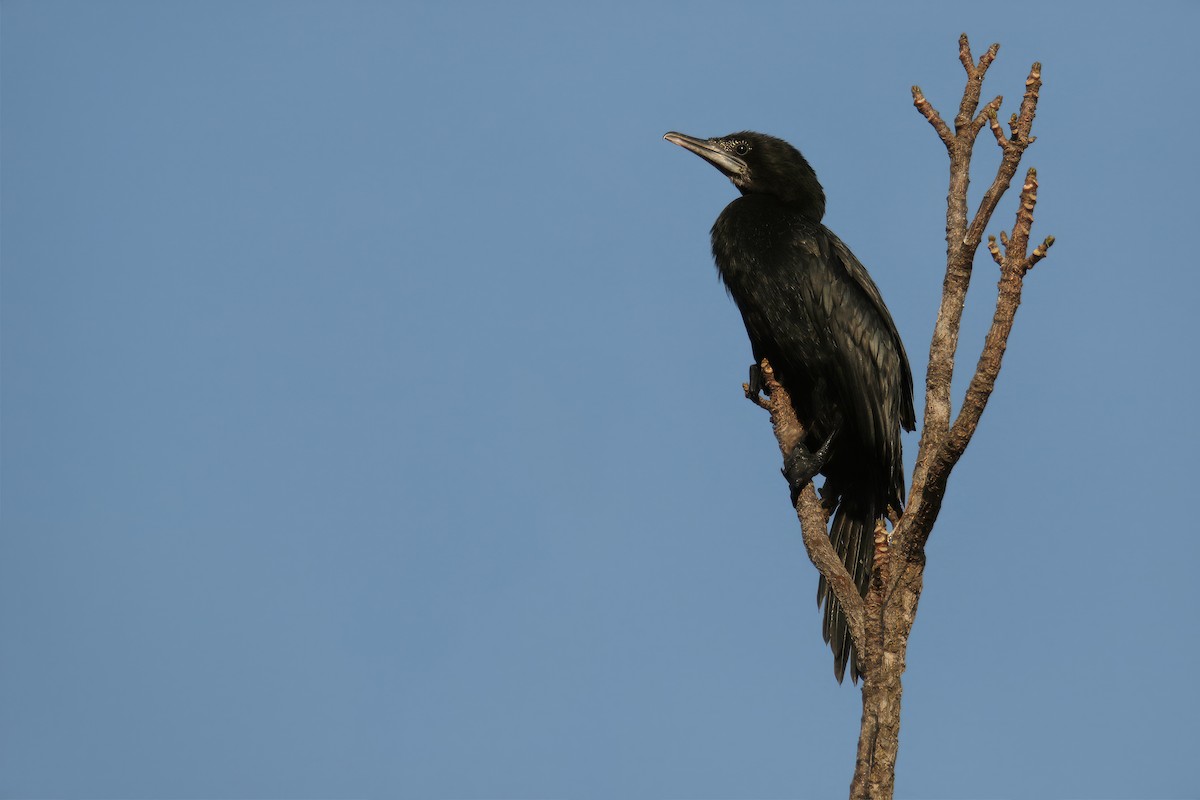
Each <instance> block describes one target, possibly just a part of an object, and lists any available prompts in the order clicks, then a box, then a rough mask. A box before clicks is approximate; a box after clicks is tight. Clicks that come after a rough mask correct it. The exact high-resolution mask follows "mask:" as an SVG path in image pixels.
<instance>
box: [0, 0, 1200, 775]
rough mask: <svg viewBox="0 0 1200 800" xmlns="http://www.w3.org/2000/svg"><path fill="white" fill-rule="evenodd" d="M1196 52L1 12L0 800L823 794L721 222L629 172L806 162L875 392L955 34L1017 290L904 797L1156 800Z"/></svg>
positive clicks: (936, 263)
mask: <svg viewBox="0 0 1200 800" xmlns="http://www.w3.org/2000/svg"><path fill="white" fill-rule="evenodd" d="M1197 8H1198V7H1197V6H1196V5H1195V4H1189V3H1174V4H1172V3H1162V4H1143V5H1142V6H1139V7H1138V8H1137V9H1136V10H1133V9H1132V8H1130V7H1129V6H1128V4H1104V3H1102V4H1093V5H1090V6H1088V8H1087V11H1086V13H1082V7H1081V6H1076V5H1073V4H1063V5H1061V6H1055V5H1048V4H1046V5H1041V6H1036V7H1035V6H1022V5H1021V4H1007V5H1005V6H1004V7H1003V9H997V8H993V7H986V6H982V5H981V6H978V7H977V8H974V9H972V8H967V7H966V6H964V5H963V4H961V3H955V4H938V3H928V4H921V5H917V6H913V7H905V8H902V9H901V8H889V7H883V6H878V7H875V6H856V7H844V8H840V9H838V10H831V9H829V8H826V7H824V5H821V6H816V5H813V6H811V7H804V6H802V5H800V4H796V3H779V4H728V3H725V4H717V3H704V2H690V3H686V4H685V3H664V4H658V5H655V6H652V7H637V6H634V5H616V6H608V5H604V4H590V5H587V6H583V5H567V4H549V3H544V4H482V3H480V4H470V3H464V4H457V5H452V4H446V5H444V6H443V7H441V8H433V7H432V4H415V3H414V4H404V3H398V4H375V3H356V4H334V3H323V4H318V3H261V2H260V3H236V4H235V3H221V2H212V3H195V2H192V3H187V2H179V3H127V2H89V3H58V2H36V3H35V2H15V1H14V0H6V2H4V3H3V4H2V5H0V36H2V42H0V43H2V62H0V69H2V78H0V96H2V104H3V105H2V119H0V137H2V139H0V143H2V165H0V166H2V196H0V202H2V214H3V230H2V234H3V238H2V242H0V257H2V260H3V273H2V282H0V311H2V325H3V327H2V339H0V348H2V349H0V356H2V367H3V373H2V378H3V384H2V396H0V401H2V405H0V410H2V431H0V435H2V439H0V444H2V463H0V478H2V484H0V489H2V498H0V499H2V504H0V523H2V527H0V709H2V711H0V795H3V796H4V797H14V798H15V797H53V798H84V797H89V798H116V797H121V798H195V797H211V798H358V797H371V798H375V797H378V798H388V797H397V798H546V797H571V798H613V797H622V798H661V797H692V798H751V797H754V798H800V797H813V798H815V797H830V796H843V795H844V793H845V791H846V787H847V785H848V783H849V779H850V774H851V771H852V767H853V756H854V744H855V737H856V735H857V727H858V715H859V696H858V693H857V691H856V690H854V689H853V688H852V687H850V686H849V685H848V684H847V685H846V686H841V687H839V686H838V685H837V684H836V683H835V682H834V680H833V677H832V669H831V657H830V654H829V652H828V650H827V648H826V647H825V646H824V645H823V644H822V643H821V640H820V635H819V616H818V614H817V609H816V606H815V603H814V597H815V588H816V574H815V572H814V570H813V568H812V567H811V565H810V564H809V563H808V562H807V559H806V558H805V555H804V550H803V547H802V544H801V541H800V536H799V531H798V528H797V525H796V521H795V517H794V515H793V513H792V512H791V510H790V509H789V507H788V504H787V491H786V487H785V484H784V482H783V480H782V479H781V478H780V477H779V474H778V466H779V464H778V453H777V450H776V448H775V443H774V441H773V439H772V437H771V435H770V429H769V426H768V425H767V422H766V420H765V419H764V418H763V414H762V412H761V411H759V410H758V409H756V408H754V407H753V406H751V405H750V404H749V403H747V402H746V401H745V400H744V399H743V398H742V397H741V395H740V382H741V381H742V380H743V379H744V375H745V370H746V366H747V364H748V363H749V349H748V346H747V344H746V341H745V335H744V332H743V331H742V329H741V323H740V320H739V318H738V316H737V313H736V310H735V309H734V307H733V305H732V304H731V303H730V302H729V301H728V299H727V298H726V297H725V295H724V292H723V291H722V290H721V288H720V286H719V284H718V282H717V280H716V278H715V275H714V270H713V267H712V264H711V259H710V256H709V252H708V228H709V226H710V225H711V223H712V221H713V219H715V217H716V215H717V214H718V213H719V212H720V210H721V208H722V207H723V206H724V205H725V204H726V203H727V202H729V200H731V199H732V198H733V197H734V189H733V188H732V187H731V186H730V185H729V184H728V182H726V181H724V180H723V179H722V178H721V177H720V176H719V175H718V174H717V173H716V172H715V171H713V170H712V169H711V168H709V167H707V166H705V165H704V164H702V163H701V162H700V161H699V160H697V159H696V158H695V157H694V156H691V155H689V154H687V153H685V152H683V151H682V150H680V149H679V148H676V147H673V146H671V145H669V144H668V143H666V142H663V141H661V136H662V134H663V133H664V132H665V131H667V130H681V131H684V132H687V133H691V134H696V135H701V136H711V135H717V134H723V133H728V132H731V131H735V130H741V129H745V128H750V129H757V130H762V131H765V132H769V133H773V134H776V135H779V136H782V137H784V138H787V139H789V140H790V141H792V142H793V143H795V144H796V145H797V146H799V147H800V148H801V149H802V150H803V151H804V152H805V154H806V155H807V156H808V158H809V160H810V161H811V162H812V163H813V165H814V167H815V168H816V169H817V172H818V174H819V175H820V177H821V178H822V180H823V182H824V185H825V188H826V191H827V194H828V197H829V203H828V214H827V217H826V222H827V224H828V225H830V227H832V228H833V229H834V230H835V231H836V232H837V233H838V234H839V235H840V236H841V237H842V238H843V239H844V240H845V241H846V242H847V243H848V244H849V245H850V246H851V247H852V248H853V249H854V251H855V252H856V253H857V254H858V256H859V257H860V259H861V260H862V261H863V262H864V263H865V264H867V265H868V267H869V268H870V269H871V271H872V273H873V275H874V276H875V279H876V281H877V282H878V284H879V286H880V288H881V290H882V292H883V294H884V296H885V297H886V298H887V301H888V303H889V305H890V307H891V309H892V312H893V315H894V316H895V318H896V321H897V324H898V326H899V329H900V331H901V333H902V335H903V337H904V340H905V343H906V345H907V347H908V351H909V353H910V355H911V356H912V360H913V362H914V368H915V370H916V371H917V373H918V375H917V382H918V386H920V385H921V382H922V381H923V372H924V359H925V354H926V353H927V352H928V342H929V336H930V333H931V329H932V322H933V315H934V313H935V310H936V306H937V301H938V296H939V292H940V283H941V271H942V267H943V263H944V262H943V251H944V229H943V225H944V198H945V191H946V180H945V174H946V163H945V155H944V151H943V149H942V146H941V144H940V143H939V142H938V140H937V138H936V136H935V135H934V133H933V131H932V129H931V128H929V126H928V125H927V124H926V123H925V121H924V120H923V119H921V117H920V116H919V115H918V114H917V113H916V111H915V110H914V109H913V108H912V105H911V97H910V94H909V87H910V85H911V84H914V83H919V84H920V85H921V86H922V88H923V89H924V90H925V93H926V95H927V96H928V97H929V99H930V100H931V101H932V102H933V103H934V104H935V105H936V106H937V107H938V108H940V109H941V110H942V112H943V113H944V114H945V115H946V116H947V117H949V116H952V114H953V109H954V107H955V105H956V102H957V98H958V97H959V93H960V91H961V86H962V70H961V67H960V66H959V65H958V62H957V45H956V41H957V37H958V34H959V33H960V32H961V31H964V30H965V31H967V32H968V33H969V35H970V36H971V37H972V40H973V43H974V45H975V48H976V52H982V50H983V49H984V48H985V47H986V46H987V44H988V43H990V42H992V41H999V42H1001V43H1002V48H1001V51H1000V59H999V60H998V62H997V63H996V65H995V66H994V67H993V69H992V71H991V73H990V75H989V82H988V84H987V87H986V93H987V96H991V95H994V94H997V93H1001V94H1004V95H1005V96H1006V98H1007V102H1006V104H1005V107H1004V111H1003V115H1004V116H1005V117H1006V116H1007V114H1008V113H1009V112H1010V111H1012V110H1013V109H1014V108H1015V101H1016V99H1017V98H1018V97H1019V95H1020V93H1021V91H1022V88H1023V81H1024V77H1025V74H1026V73H1027V71H1028V68H1029V65H1030V63H1031V62H1032V61H1034V60H1041V61H1042V62H1043V63H1044V65H1045V70H1044V80H1045V88H1044V90H1043V94H1042V106H1041V108H1040V109H1039V114H1038V118H1037V122H1036V123H1035V133H1036V134H1037V135H1038V136H1039V140H1038V141H1037V143H1036V144H1035V145H1034V146H1033V147H1032V148H1031V149H1030V150H1029V152H1028V154H1027V161H1026V163H1027V164H1028V165H1031V166H1036V167H1037V168H1038V170H1039V176H1040V179H1041V193H1040V205H1039V206H1038V212H1037V224H1036V227H1035V236H1036V237H1038V238H1040V237H1042V236H1044V235H1046V234H1049V233H1052V234H1054V235H1055V236H1057V237H1058V244H1057V245H1056V247H1055V248H1054V250H1053V251H1052V254H1051V257H1050V259H1049V260H1047V261H1045V262H1043V263H1042V264H1041V265H1039V266H1038V267H1037V269H1036V270H1035V272H1034V273H1032V274H1031V276H1030V278H1029V280H1028V281H1027V285H1026V292H1025V299H1024V303H1023V305H1022V307H1021V310H1020V313H1019V316H1018V321H1017V329H1016V331H1015V332H1014V334H1013V336H1012V338H1011V340H1010V342H1009V348H1008V355H1007V361H1006V363H1005V368H1004V371H1003V373H1002V375H1001V380H1000V384H999V387H998V389H997V391H996V393H995V395H994V397H993V398H992V402H991V405H990V406H989V408H988V410H987V414H986V415H985V417H984V420H983V424H982V426H981V427H980V430H979V433H978V435H977V437H976V439H975V441H974V442H973V443H972V445H971V447H970V449H969V450H968V452H967V454H966V456H965V458H964V459H963V461H962V462H961V464H960V465H959V467H958V470H957V471H956V472H955V474H954V477H953V479H952V481H951V485H950V493H949V495H948V497H947V500H946V504H945V507H944V509H943V511H942V515H941V519H940V521H939V524H938V527H937V529H936V530H935V532H934V536H933V538H932V539H931V541H930V546H929V551H928V557H929V564H928V570H927V573H926V589H925V593H924V595H923V596H922V603H921V609H920V615H919V618H918V621H917V627H916V630H915V632H914V635H913V638H912V642H911V648H910V651H909V659H908V673H907V675H906V678H905V694H904V703H905V716H904V722H903V731H902V744H901V751H900V766H899V770H898V778H897V793H898V796H901V797H910V798H997V797H1016V796H1021V797H1047V798H1051V797H1076V798H1168V797H1187V796H1194V793H1195V791H1196V786H1195V782H1194V769H1193V768H1192V767H1191V766H1190V765H1191V763H1192V761H1193V760H1194V751H1195V744H1196V737H1195V725H1194V720H1195V719H1196V717H1197V715H1198V714H1200V703H1198V690H1197V688H1196V681H1195V680H1194V679H1193V678H1192V677H1191V672H1192V665H1193V664H1195V663H1196V661H1197V658H1198V657H1200V647H1198V645H1197V640H1198V637H1197V635H1196V623H1195V620H1196V616H1197V611H1198V610H1200V609H1198V605H1200V604H1198V600H1200V591H1198V589H1197V584H1196V581H1195V579H1194V577H1193V573H1194V569H1195V568H1194V565H1195V564H1196V563H1197V560H1198V557H1200V546H1198V544H1197V541H1198V537H1197V532H1198V531H1197V525H1196V522H1195V512H1194V503H1195V501H1194V498H1195V484H1196V478H1197V469H1196V462H1195V458H1194V456H1193V453H1194V452H1195V449H1196V447H1197V445H1198V444H1200V441H1198V439H1200V436H1198V435H1197V433H1198V430H1197V427H1198V426H1197V423H1196V417H1195V413H1194V407H1195V404H1196V396H1197V390H1198V389H1200V386H1198V380H1197V362H1198V359H1197V354H1196V346H1197V335H1196V333H1195V327H1194V325H1195V323H1194V313H1195V310H1194V309H1195V298H1196V296H1197V294H1198V292H1200V280H1198V278H1197V273H1196V268H1195V265H1196V254H1195V247H1194V245H1193V242H1192V241H1191V238H1192V235H1191V234H1192V229H1193V227H1194V224H1195V218H1196V212H1197V203H1196V199H1195V186H1196V180H1197V178H1198V177H1200V175H1198V170H1197V157H1196V154H1195V145H1194V142H1193V140H1194V136H1195V131H1196V129H1197V123H1200V119H1198V113H1197V106H1196V104H1195V103H1194V102H1193V99H1194V97H1193V95H1194V92H1193V91H1192V90H1191V88H1189V87H1190V83H1189V82H1190V80H1191V76H1192V74H1193V73H1194V65H1193V63H1192V62H1193V58H1192V50H1193V44H1194V43H1193V41H1192V39H1193V38H1194V32H1195V31H1196V30H1197V29H1200V28H1198V25H1197V23H1200V13H1198V11H1197ZM979 150H980V157H979V159H978V162H979V164H978V168H979V171H978V172H977V173H976V180H975V183H974V184H973V187H972V192H973V194H972V196H973V197H978V195H979V194H980V193H981V192H982V190H983V187H984V186H986V184H987V182H988V181H989V180H990V178H989V177H987V173H988V171H989V170H991V169H992V168H993V167H994V164H995V163H996V160H997V155H996V152H995V148H994V147H993V146H992V145H991V143H990V140H988V139H987V137H986V135H985V137H984V138H983V139H982V140H981V144H980V148H979ZM1013 208H1014V206H1013V198H1009V199H1008V200H1007V202H1006V203H1005V204H1004V205H1003V206H1002V211H1001V213H1000V214H999V215H998V217H997V219H996V221H995V222H994V223H993V225H992V227H991V232H993V233H994V232H996V231H997V230H998V229H999V228H1000V227H1004V228H1008V227H1010V226H1011V224H1012V223H1011V220H1012V212H1013ZM977 267H978V272H977V277H976V281H975V285H974V287H973V288H974V292H973V294H972V296H971V298H970V302H969V307H968V315H967V319H966V322H965V328H964V334H963V350H962V355H961V363H962V364H964V365H966V366H969V365H972V364H973V363H974V359H975V355H976V353H977V352H978V348H979V345H980V344H981V342H982V338H983V332H984V330H985V328H986V325H987V322H988V320H989V319H990V315H991V303H992V293H993V287H994V283H995V271H994V268H993V266H992V264H991V261H990V259H989V258H988V257H987V255H986V253H983V254H982V256H981V258H980V259H979V260H978V261H977ZM964 369H965V367H964ZM962 371H963V370H960V372H962ZM960 378H963V380H960V384H962V385H965V376H960ZM905 447H906V455H907V457H908V459H909V461H910V462H911V460H912V457H913V456H914V455H915V452H916V438H915V436H909V437H907V438H906V440H905Z"/></svg>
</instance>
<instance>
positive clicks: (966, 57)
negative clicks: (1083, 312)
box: [752, 34, 1054, 798]
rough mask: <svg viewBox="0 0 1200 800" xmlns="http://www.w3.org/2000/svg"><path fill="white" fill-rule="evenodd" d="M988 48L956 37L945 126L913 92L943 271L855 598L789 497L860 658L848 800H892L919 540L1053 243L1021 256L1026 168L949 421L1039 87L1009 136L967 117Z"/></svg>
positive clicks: (817, 518)
mask: <svg viewBox="0 0 1200 800" xmlns="http://www.w3.org/2000/svg"><path fill="white" fill-rule="evenodd" d="M999 49H1000V46H999V45H998V44H993V45H992V46H991V47H990V48H988V50H987V52H985V53H984V54H983V55H982V56H981V57H980V58H979V61H978V62H976V61H975V59H974V58H973V57H972V55H971V47H970V44H969V42H968V41H967V36H966V34H963V35H962V36H961V37H960V38H959V59H960V61H961V62H962V64H963V68H964V69H965V70H966V73H967V82H966V88H965V89H964V90H963V97H962V101H961V103H960V105H959V109H958V114H957V116H956V117H955V118H954V130H953V131H951V130H950V127H949V126H948V125H947V124H946V123H945V121H944V120H943V119H942V118H941V116H940V115H939V114H938V112H937V111H936V110H935V109H934V107H933V106H932V105H931V104H930V103H929V101H928V100H926V99H925V96H924V95H923V94H922V93H921V89H920V88H919V87H917V86H914V87H913V103H914V105H915V106H916V107H917V110H918V111H919V112H920V113H921V114H922V115H923V116H924V117H925V118H926V119H927V120H928V121H929V123H930V124H931V125H932V126H933V128H934V130H935V131H936V132H937V134H938V136H939V138H940V139H941V141H942V143H943V144H944V145H945V147H946V152H947V154H948V156H949V159H950V182H949V183H950V185H949V193H948V196H947V203H946V275H945V280H944V282H943V286H942V302H941V307H940V308H939V310H938V316H937V321H936V323H935V325H934V331H933V340H932V342H931V343H930V347H929V367H928V370H927V373H926V382H925V414H924V420H925V421H924V426H923V428H922V430H921V441H920V445H919V448H918V451H917V462H916V467H915V468H914V470H913V476H912V480H911V483H910V490H909V496H908V503H907V505H906V507H905V510H904V513H903V514H902V515H901V516H899V517H898V518H893V519H892V523H893V530H892V531H891V533H890V535H889V534H888V532H887V531H886V530H884V529H883V526H882V525H881V526H880V527H879V529H878V530H877V531H876V553H875V568H874V572H873V573H872V576H871V584H870V587H869V588H868V590H867V595H866V597H865V598H863V597H860V596H859V594H858V591H857V589H856V588H855V585H854V581H853V580H852V579H851V577H850V574H849V573H848V572H847V570H846V568H845V566H844V565H843V564H842V562H841V559H839V558H838V556H837V554H836V553H835V552H834V550H833V546H832V545H831V544H830V542H829V537H828V533H827V528H826V525H827V514H826V510H825V508H824V506H823V505H822V504H821V501H820V500H819V499H818V497H817V494H816V491H815V490H814V489H813V487H812V485H811V484H810V485H808V486H806V487H805V489H804V490H803V491H802V492H801V493H800V496H799V498H798V500H797V502H796V513H797V515H798V516H799V518H800V523H801V530H802V533H803V538H804V545H805V548H806V549H807V551H808V554H809V558H811V559H812V562H813V564H814V565H815V566H816V567H817V569H818V570H819V571H820V572H821V574H822V575H823V576H825V579H826V580H827V581H828V583H829V586H830V587H832V590H833V593H834V595H835V596H836V597H837V599H838V601H839V602H840V603H841V604H842V608H843V609H844V610H845V613H846V619H847V620H848V621H849V628H850V635H851V637H852V638H853V640H854V645H855V647H856V648H857V650H858V653H859V660H860V661H859V668H860V671H861V673H862V675H863V684H862V702H863V712H862V727H861V731H860V734H859V741H858V754H857V758H856V759H855V769H854V778H853V781H852V783H851V785H850V797H851V798H890V797H892V794H893V790H894V783H895V770H896V754H897V751H898V748H899V741H900V739H899V736H900V697H901V691H902V686H901V676H902V675H903V674H904V659H905V653H906V651H907V648H908V637H909V633H910V632H911V631H912V626H913V622H914V621H915V619H916V613H917V604H918V602H919V600H920V597H921V588H922V582H923V579H924V569H925V544H926V542H927V541H928V539H929V535H930V533H931V532H932V530H933V524H934V521H935V520H936V519H937V515H938V511H939V510H940V509H941V505H942V497H943V496H944V494H945V492H946V483H947V481H948V480H949V477H950V471H951V470H952V469H953V468H954V465H955V464H956V463H957V462H958V459H959V458H960V457H961V456H962V454H963V452H964V451H965V450H966V447H967V444H968V443H969V442H970V440H971V437H972V436H973V435H974V433H975V429H976V426H977V425H978V424H979V418H980V416H981V415H982V414H983V410H984V408H985V407H986V406H987V401H988V398H989V397H990V396H991V393H992V390H993V388H994V387H995V383H996V377H997V376H998V375H999V372H1000V364H1001V360H1002V359H1003V357H1004V350H1005V347H1006V343H1007V341H1008V336H1009V333H1010V332H1011V331H1012V327H1013V321H1014V319H1015V316H1016V312H1017V307H1018V306H1019V305H1020V302H1021V290H1022V286H1023V281H1024V278H1025V275H1026V273H1027V272H1028V271H1029V270H1030V268H1032V267H1033V266H1034V265H1035V264H1036V263H1037V262H1038V261H1040V260H1041V259H1042V258H1044V257H1045V255H1046V251H1047V250H1048V249H1049V248H1050V246H1051V245H1052V244H1053V243H1054V238H1053V237H1048V238H1047V239H1046V240H1045V241H1044V242H1043V243H1042V244H1041V245H1039V246H1038V247H1037V248H1035V249H1034V251H1033V252H1032V253H1028V252H1027V248H1028V244H1029V235H1030V228H1031V227H1032V225H1033V211H1034V207H1035V205H1036V203H1037V188H1038V183H1037V174H1036V172H1035V171H1034V170H1032V169H1031V170H1029V171H1028V172H1027V173H1026V178H1025V182H1024V184H1023V185H1022V188H1021V197H1020V204H1019V206H1018V208H1017V213H1016V220H1015V222H1014V225H1013V228H1012V233H1011V235H1006V234H1004V233H1003V232H1001V234H1000V245H997V244H996V239H995V237H989V241H988V251H989V252H990V253H991V255H992V259H993V260H994V261H995V262H996V264H998V265H999V269H1000V279H999V288H998V292H997V297H996V309H995V314H994V316H993V319H992V324H991V328H990V330H989V331H988V334H987V338H986V340H985V343H984V346H983V351H982V352H981V353H980V355H979V360H978V363H977V364H976V367H975V373H974V376H973V377H972V379H971V382H970V385H969V387H968V389H967V392H966V395H965V397H964V398H963V402H962V405H961V407H960V408H959V411H958V416H957V418H955V419H954V420H953V423H951V411H952V409H951V402H950V401H951V396H950V389H951V380H952V378H953V376H954V359H955V353H956V351H957V349H958V334H959V330H960V327H961V323H962V314H963V305H964V303H965V301H966V295H967V288H968V286H969V285H970V282H971V274H972V268H973V266H974V262H975V254H976V252H977V251H978V249H979V246H980V244H981V243H982V240H983V235H984V231H985V229H986V228H987V226H988V223H989V222H990V220H991V217H992V214H993V212H994V211H995V210H996V205H997V204H998V203H999V202H1000V199H1001V197H1003V196H1004V193H1005V192H1006V191H1007V190H1008V188H1009V186H1010V185H1011V183H1012V179H1013V177H1014V176H1015V175H1016V172H1017V168H1018V167H1019V166H1020V163H1021V157H1022V155H1023V154H1024V152H1025V149H1026V148H1027V147H1028V146H1029V145H1030V144H1032V143H1033V141H1034V138H1033V137H1032V136H1030V130H1031V127H1032V124H1033V117H1034V113H1035V111H1036V110H1037V101H1038V92H1039V90H1040V88H1041V72H1042V67H1041V64H1038V63H1035V64H1034V65H1033V67H1032V69H1031V70H1030V72H1029V77H1028V79H1027V80H1026V82H1025V94H1024V98H1023V100H1022V102H1021V107H1020V109H1019V111H1018V113H1016V114H1013V115H1012V118H1011V120H1010V122H1009V135H1008V136H1005V134H1004V132H1003V130H1002V129H1001V127H1000V124H999V122H998V121H997V112H998V111H999V108H1000V104H1001V102H1002V98H1000V97H996V98H995V99H993V100H991V101H990V102H989V103H987V104H986V105H985V106H984V107H983V109H982V110H979V113H978V114H977V113H976V111H977V110H978V109H979V102H980V96H981V92H982V87H983V80H984V77H985V75H986V74H987V71H988V67H990V66H991V64H992V62H993V61H994V60H995V59H996V55H997V53H998V52H999ZM985 126H987V127H989V128H990V129H991V131H992V134H993V136H994V137H995V140H996V144H997V145H998V146H999V147H1000V148H1001V153H1002V156H1001V161H1000V166H999V168H998V169H997V171H996V175H995V177H994V178H993V180H992V183H991V185H990V186H989V187H988V189H987V191H986V192H985V193H984V196H983V199H982V201H981V202H980V204H979V208H978V209H977V210H976V212H975V214H974V215H973V216H971V215H969V213H968V207H967V187H968V185H969V184H970V164H971V155H972V152H973V149H974V146H975V140H976V138H977V137H978V135H979V134H980V133H981V132H982V130H983V128H984V127H985ZM1001 246H1002V247H1003V251H1002V250H1001ZM762 367H763V373H764V375H763V377H764V386H765V389H766V391H767V393H768V394H767V396H766V397H765V398H763V397H754V398H752V399H753V400H754V401H755V402H756V403H758V404H759V405H760V406H762V407H763V408H766V409H767V410H768V411H770V412H771V420H772V423H773V425H774V429H775V435H776V438H777V439H778V440H779V446H780V449H781V451H782V452H783V453H784V454H787V453H790V452H791V450H792V448H793V446H794V445H795V443H796V442H798V441H800V439H801V438H802V436H803V427H802V421H800V420H797V419H796V417H795V414H794V413H793V412H792V409H791V404H790V402H789V401H788V398H787V395H786V393H785V392H784V390H783V387H781V386H780V385H779V384H778V382H776V381H775V380H774V375H773V374H772V373H771V371H770V365H769V364H767V363H766V362H763V364H762Z"/></svg>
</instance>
